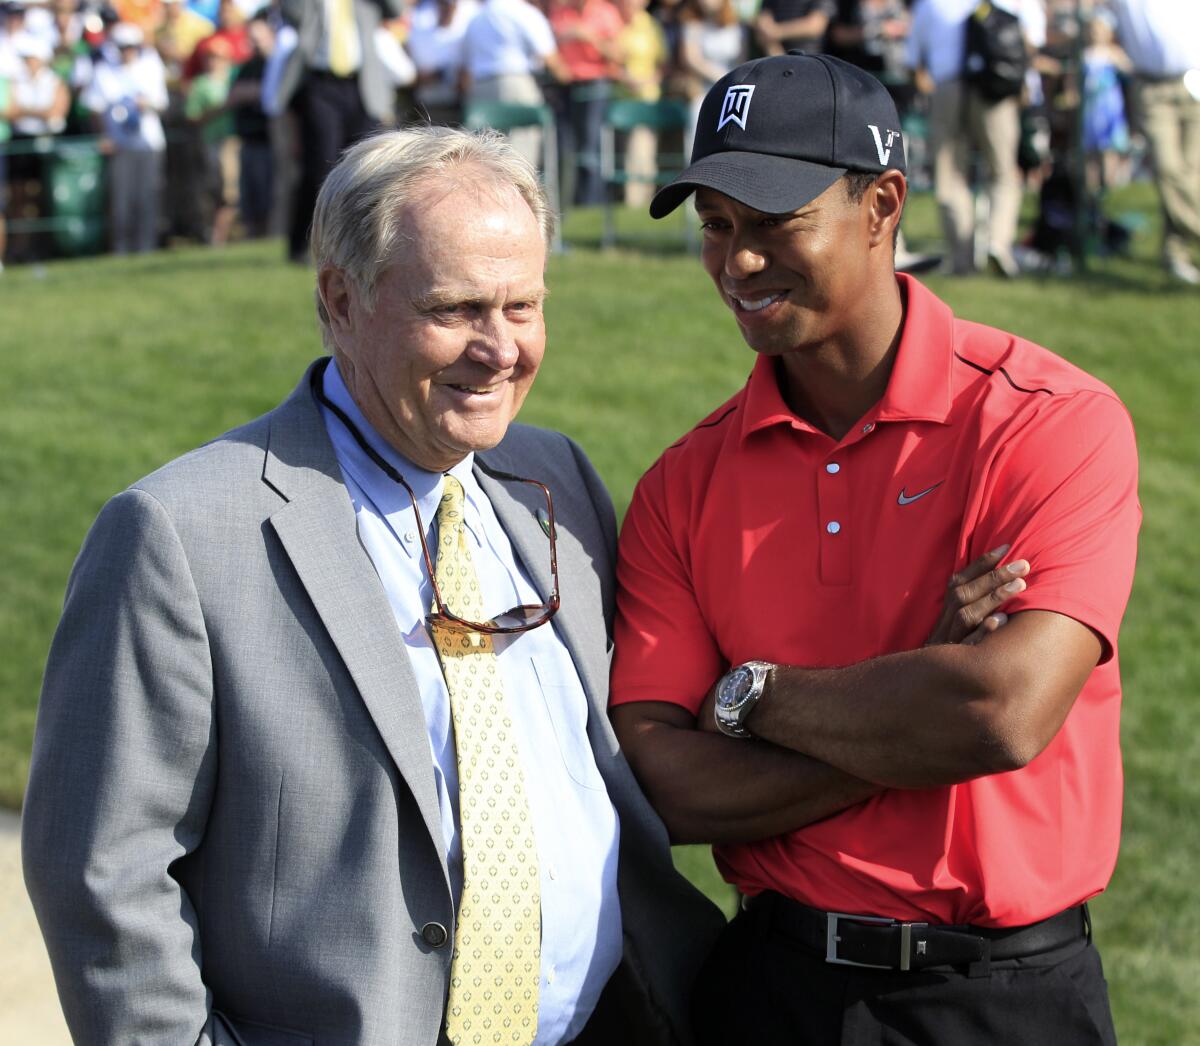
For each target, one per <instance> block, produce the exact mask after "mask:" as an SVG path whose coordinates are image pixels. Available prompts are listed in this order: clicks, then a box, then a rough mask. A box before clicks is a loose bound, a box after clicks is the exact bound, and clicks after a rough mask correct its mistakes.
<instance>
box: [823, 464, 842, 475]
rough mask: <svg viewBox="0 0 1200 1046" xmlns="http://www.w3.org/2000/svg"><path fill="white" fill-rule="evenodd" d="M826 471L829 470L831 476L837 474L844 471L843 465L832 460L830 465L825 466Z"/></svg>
mask: <svg viewBox="0 0 1200 1046" xmlns="http://www.w3.org/2000/svg"><path fill="white" fill-rule="evenodd" d="M825 471H826V472H828V473H829V474H830V475H831V476H836V475H837V474H838V473H839V472H841V471H842V466H841V465H839V464H838V463H837V462H836V461H831V462H830V463H829V464H828V465H826V466H825Z"/></svg>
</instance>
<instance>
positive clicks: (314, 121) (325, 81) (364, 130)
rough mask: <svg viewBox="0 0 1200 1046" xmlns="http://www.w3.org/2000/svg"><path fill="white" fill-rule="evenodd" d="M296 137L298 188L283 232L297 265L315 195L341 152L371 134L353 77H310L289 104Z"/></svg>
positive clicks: (315, 74)
mask: <svg viewBox="0 0 1200 1046" xmlns="http://www.w3.org/2000/svg"><path fill="white" fill-rule="evenodd" d="M292 104H293V107H294V108H295V111H296V116H297V122H298V127H299V133H300V152H301V169H300V184H299V185H298V186H297V187H296V195H295V198H294V200H293V207H292V215H291V221H290V223H289V227H288V254H289V256H290V257H292V258H295V259H300V258H302V257H303V255H304V254H305V252H306V251H307V249H308V230H309V226H310V225H311V224H312V216H313V209H314V208H315V207H316V203H317V193H318V192H319V191H320V189H321V183H322V182H324V181H325V176H326V175H327V174H328V173H329V171H330V169H331V168H332V167H333V165H334V164H335V163H337V160H338V157H339V156H341V154H342V150H344V149H345V148H346V147H347V146H350V145H353V144H354V143H355V142H357V141H358V140H359V139H360V138H363V137H365V136H366V135H368V134H370V133H371V132H372V131H373V130H375V128H376V126H377V124H376V122H375V121H374V120H373V119H372V118H371V117H370V116H369V115H368V114H367V111H366V110H365V109H364V108H363V104H362V96H361V94H360V93H359V90H358V79H357V78H356V77H353V76H350V77H337V76H332V75H330V74H328V73H320V72H310V73H309V74H308V75H307V77H306V78H305V81H304V85H303V86H302V87H301V88H300V90H299V91H298V92H297V94H296V98H295V99H294V101H293V103H292Z"/></svg>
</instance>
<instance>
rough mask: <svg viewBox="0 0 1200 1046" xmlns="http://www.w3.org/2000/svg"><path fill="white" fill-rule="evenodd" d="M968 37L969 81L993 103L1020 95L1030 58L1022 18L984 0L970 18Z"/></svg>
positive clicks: (967, 68) (967, 28)
mask: <svg viewBox="0 0 1200 1046" xmlns="http://www.w3.org/2000/svg"><path fill="white" fill-rule="evenodd" d="M966 36H967V47H966V60H965V63H964V66H963V70H964V72H963V75H964V76H965V77H966V80H967V83H969V84H970V85H971V86H972V87H973V88H974V89H975V90H976V91H978V92H979V93H980V94H981V95H983V97H984V98H986V99H987V100H988V101H989V102H999V101H1001V100H1002V99H1004V98H1012V97H1013V96H1015V95H1018V94H1020V93H1021V88H1022V87H1024V86H1025V69H1026V66H1027V65H1028V61H1029V59H1028V55H1027V54H1026V51H1025V36H1024V34H1023V33H1022V32H1021V22H1020V19H1018V18H1017V16H1016V15H1014V14H1012V13H1011V12H1010V11H1006V10H1004V9H1003V8H1001V7H997V6H996V5H995V4H993V3H991V2H990V0H980V2H979V3H978V4H977V5H976V6H975V10H974V11H972V12H971V14H970V16H969V17H968V18H967V24H966Z"/></svg>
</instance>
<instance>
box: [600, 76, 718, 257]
mask: <svg viewBox="0 0 1200 1046" xmlns="http://www.w3.org/2000/svg"><path fill="white" fill-rule="evenodd" d="M688 122H689V118H688V107H687V104H686V103H684V102H680V101H677V100H676V99H673V98H664V99H662V100H661V101H657V102H640V101H636V100H634V99H630V98H617V99H614V100H613V101H611V102H610V103H609V105H608V112H607V114H606V115H605V120H604V136H603V138H602V140H601V169H602V170H603V172H604V181H605V184H606V185H607V186H608V187H609V189H610V192H609V193H608V194H607V197H606V200H605V204H604V237H603V244H604V246H605V247H611V246H613V244H615V243H616V242H617V220H616V207H615V206H614V204H613V200H612V196H613V193H612V191H611V190H613V189H617V190H620V189H624V187H625V186H626V185H629V184H631V183H643V184H647V185H653V186H656V187H657V186H662V185H666V184H667V183H668V182H670V181H672V180H673V179H674V178H675V176H676V175H678V174H679V172H680V171H682V170H683V168H684V167H685V166H686V160H685V157H684V155H683V153H681V152H674V153H664V152H663V151H662V150H661V148H660V149H659V150H658V153H657V156H656V157H655V159H656V165H655V173H654V174H653V175H648V174H642V173H640V172H638V171H630V170H628V169H627V168H626V166H625V163H624V159H623V158H622V157H619V156H618V153H617V146H616V142H617V135H618V134H628V133H629V132H630V131H632V130H634V129H635V128H637V127H648V128H650V129H651V130H652V131H655V132H657V134H658V141H659V144H660V146H661V143H662V138H663V136H664V135H667V134H673V133H679V134H680V135H681V137H682V140H683V141H684V142H686V141H687V132H688ZM680 213H681V214H682V216H683V227H684V240H685V242H686V244H687V249H688V250H689V251H691V250H694V249H695V246H696V230H695V228H694V225H695V223H694V222H693V221H692V220H691V216H690V212H689V210H688V208H686V207H682V208H680Z"/></svg>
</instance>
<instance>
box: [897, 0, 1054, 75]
mask: <svg viewBox="0 0 1200 1046" xmlns="http://www.w3.org/2000/svg"><path fill="white" fill-rule="evenodd" d="M978 3H979V0H917V5H916V7H914V8H913V20H912V28H911V29H910V30H909V34H908V52H907V56H906V57H907V61H908V64H909V66H910V68H913V69H916V68H918V67H920V66H924V68H925V69H926V71H928V73H929V75H930V76H931V77H932V78H933V82H934V83H935V84H944V83H947V82H949V81H950V80H957V79H958V78H959V77H961V76H962V72H963V62H964V60H965V58H966V32H965V29H964V27H965V25H966V21H967V17H968V16H969V15H970V14H971V12H972V11H974V10H975V7H976V6H977V5H978ZM993 3H995V5H996V6H997V7H1002V8H1004V9H1005V10H1006V11H1010V12H1011V13H1012V14H1014V15H1016V16H1017V17H1018V18H1019V19H1020V20H1021V29H1022V30H1023V31H1024V33H1025V40H1026V42H1027V43H1028V44H1030V45H1031V46H1033V47H1043V46H1045V43H1046V8H1045V6H1044V5H1043V3H1042V0H993Z"/></svg>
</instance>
